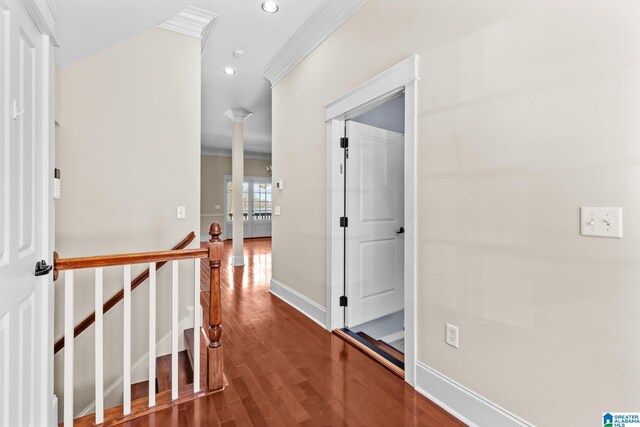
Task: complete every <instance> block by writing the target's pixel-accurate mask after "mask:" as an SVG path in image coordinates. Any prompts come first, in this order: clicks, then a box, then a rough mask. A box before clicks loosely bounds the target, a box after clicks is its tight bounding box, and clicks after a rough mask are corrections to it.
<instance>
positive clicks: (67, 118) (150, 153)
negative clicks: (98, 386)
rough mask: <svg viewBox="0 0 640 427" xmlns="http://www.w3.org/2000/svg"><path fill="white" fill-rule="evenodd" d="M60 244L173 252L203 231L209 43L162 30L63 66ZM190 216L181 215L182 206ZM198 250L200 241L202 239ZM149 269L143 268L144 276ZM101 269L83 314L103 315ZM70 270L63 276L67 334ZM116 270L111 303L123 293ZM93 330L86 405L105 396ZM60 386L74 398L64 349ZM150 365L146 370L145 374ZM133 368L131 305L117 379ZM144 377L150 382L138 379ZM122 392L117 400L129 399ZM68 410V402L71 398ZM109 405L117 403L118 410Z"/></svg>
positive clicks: (59, 292) (82, 394)
mask: <svg viewBox="0 0 640 427" xmlns="http://www.w3.org/2000/svg"><path fill="white" fill-rule="evenodd" d="M59 75H60V84H59V93H58V96H57V98H58V99H59V100H60V107H59V109H60V113H61V114H60V115H59V116H58V117H61V120H60V123H61V125H60V126H58V127H57V128H56V140H57V147H56V162H57V165H56V167H58V168H60V169H61V171H62V198H61V199H60V200H58V201H56V250H57V251H58V252H59V253H60V256H61V257H75V256H88V255H98V254H116V253H126V252H138V251H155V250H166V249H170V248H171V247H172V246H173V245H174V244H176V243H177V242H179V241H180V240H182V239H183V238H184V237H185V236H186V235H187V234H188V233H189V232H191V231H194V232H195V233H196V235H199V234H200V230H199V227H200V219H199V217H200V40H197V39H195V38H191V37H187V36H184V35H181V34H177V33H173V32H170V31H166V30H160V29H152V30H150V31H147V32H145V33H143V34H141V35H139V36H136V37H133V38H131V39H129V40H127V41H124V42H122V43H120V44H118V45H115V46H113V47H111V48H109V49H106V50H104V51H102V52H99V53H97V54H94V55H92V56H90V57H88V58H86V59H83V60H81V61H78V62H76V63H74V64H72V65H70V66H68V67H66V68H64V69H62V70H60V71H59ZM178 205H182V206H186V211H187V219H186V220H177V219H176V206H178ZM192 246H193V247H197V246H198V239H196V241H195V242H194V243H193V244H192ZM180 269H181V274H180V282H181V291H180V296H179V305H180V316H181V317H182V316H183V315H184V308H185V306H188V305H193V263H192V262H190V261H185V262H181V263H180ZM141 270H142V267H136V268H134V271H133V277H135V275H136V274H137V273H138V272H140V271H141ZM92 274H93V273H92V272H79V273H78V275H77V279H76V287H75V289H76V298H75V319H76V322H75V323H78V322H79V321H80V320H82V319H83V318H84V317H85V316H86V315H87V314H89V313H90V312H92V311H93V301H94V291H93V289H94V287H93V276H92ZM169 281H170V266H165V267H164V268H163V270H162V272H161V273H159V276H158V310H157V312H158V330H157V337H158V339H160V338H161V337H163V336H164V335H165V334H166V333H168V332H169V330H170V315H169V313H170V311H169V310H170V305H169V304H170V293H169V292H170V283H169ZM63 283H64V277H63V275H61V278H60V279H59V280H58V281H57V282H56V315H55V319H56V322H55V336H56V338H58V337H60V336H61V335H62V327H63V315H64V310H63V307H64V305H63V304H64V300H63V290H64V285H63ZM122 286H123V284H122V268H110V269H107V270H105V283H104V297H105V300H106V299H107V298H109V297H111V296H112V295H113V294H115V293H116V292H117V291H118V290H119V289H122ZM147 301H148V283H145V284H143V285H142V286H140V287H139V288H138V289H137V290H135V291H134V292H133V301H132V307H133V320H132V323H133V343H132V348H133V356H132V360H133V362H135V361H137V360H138V359H140V358H141V357H144V355H145V354H146V351H147V348H148V344H147V342H148V338H147V337H148V327H147V325H148V314H147V313H148V304H147ZM93 341H94V335H93V327H91V328H90V329H88V330H87V331H85V332H84V333H83V334H82V335H80V336H79V337H78V338H77V339H76V341H75V345H76V352H75V357H76V368H75V378H76V381H75V384H76V395H75V396H76V399H75V402H76V403H75V408H76V412H77V411H80V410H82V409H83V408H85V407H86V406H87V405H88V404H89V403H90V402H91V401H92V400H93V387H94V386H93V381H94V375H93V372H94V371H93V369H94V367H93V366H94V362H93V360H94V359H93V357H94V354H93V353H94V351H93V348H94V347H93ZM63 353H64V351H62V352H60V353H58V355H57V357H56V372H55V373H56V387H55V391H56V394H57V395H58V396H62V359H63V357H62V355H63ZM143 371H144V370H143ZM120 375H122V303H121V304H119V305H118V306H116V307H115V308H114V309H112V310H111V311H110V312H108V313H107V314H106V315H105V386H109V385H110V384H111V383H112V382H113V381H115V380H116V379H117V378H118V377H119V376H120ZM133 379H134V381H135V380H141V379H143V378H136V377H135V375H134V378H133ZM121 395H122V391H121V388H116V390H115V392H114V393H112V394H111V395H110V396H108V399H107V404H111V405H113V404H116V403H118V401H119V399H120V397H121ZM59 407H60V408H62V403H60V404H59ZM107 407H108V406H107Z"/></svg>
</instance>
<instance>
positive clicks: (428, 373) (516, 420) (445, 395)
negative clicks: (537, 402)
mask: <svg viewBox="0 0 640 427" xmlns="http://www.w3.org/2000/svg"><path fill="white" fill-rule="evenodd" d="M416 391H417V392H419V393H420V394H422V395H424V396H426V397H427V398H428V399H429V400H431V401H433V402H434V403H435V404H437V405H438V406H440V407H441V408H442V409H444V410H445V411H447V412H449V413H450V414H451V415H453V416H454V417H456V418H458V419H459V420H460V421H462V422H463V423H465V424H467V425H469V426H470V427H475V426H478V427H485V426H491V427H514V426H517V427H532V426H533V424H531V423H529V422H527V421H525V420H523V419H522V418H520V417H518V416H516V415H514V414H512V413H510V412H509V411H507V410H506V409H504V408H502V407H500V406H498V405H496V404H495V403H493V402H491V401H490V400H488V399H486V398H484V397H482V396H480V395H479V394H477V393H475V392H473V391H471V390H469V389H468V388H466V387H465V386H463V385H462V384H459V383H457V382H455V381H454V380H452V379H450V378H448V377H447V376H445V375H443V374H441V373H440V372H438V371H436V370H435V369H433V368H431V367H429V366H427V365H425V364H424V363H422V362H420V361H418V362H417V363H416Z"/></svg>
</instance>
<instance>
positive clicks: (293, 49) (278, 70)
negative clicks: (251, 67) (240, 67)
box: [262, 0, 367, 87]
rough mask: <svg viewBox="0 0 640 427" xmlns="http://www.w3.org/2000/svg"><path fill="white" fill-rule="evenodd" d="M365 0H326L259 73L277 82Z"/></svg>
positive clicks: (272, 83) (273, 83)
mask: <svg viewBox="0 0 640 427" xmlns="http://www.w3.org/2000/svg"><path fill="white" fill-rule="evenodd" d="M366 1H367V0H325V1H324V2H322V4H321V5H320V6H319V7H318V8H317V9H316V10H315V11H314V12H313V13H312V14H311V16H309V17H308V18H307V20H306V21H305V22H304V23H303V24H302V25H301V26H300V28H299V29H298V31H296V32H295V33H294V34H293V36H292V37H291V38H290V39H289V41H287V43H286V44H285V45H284V46H283V47H282V49H280V51H279V52H278V53H277V54H276V56H274V57H273V59H271V61H269V63H268V64H267V66H266V67H265V68H264V70H263V71H262V76H263V77H265V78H266V79H268V80H269V81H270V82H271V87H274V86H275V85H277V84H278V83H279V82H280V81H281V80H282V79H283V78H284V77H285V76H286V75H287V74H289V72H291V71H292V70H293V69H294V68H295V67H296V66H297V65H298V64H299V63H300V62H302V60H303V59H304V58H306V57H307V56H308V55H309V54H310V53H311V52H313V51H314V50H315V49H316V48H317V47H318V46H320V44H321V43H322V42H323V41H325V40H326V39H327V37H329V36H330V35H331V34H332V33H333V32H334V31H335V30H337V29H338V28H340V26H341V25H342V24H344V23H345V22H346V21H347V19H349V18H350V17H351V15H353V14H354V13H355V12H356V11H357V10H358V9H360V7H362V5H364V4H365V3H366Z"/></svg>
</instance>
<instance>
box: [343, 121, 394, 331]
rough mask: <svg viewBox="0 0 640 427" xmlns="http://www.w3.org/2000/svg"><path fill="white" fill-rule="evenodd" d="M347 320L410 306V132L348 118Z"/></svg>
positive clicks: (353, 321) (361, 320)
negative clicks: (407, 195)
mask: <svg viewBox="0 0 640 427" xmlns="http://www.w3.org/2000/svg"><path fill="white" fill-rule="evenodd" d="M347 136H348V137H349V158H348V160H347V189H346V191H347V217H348V218H349V226H348V227H347V260H346V269H347V296H348V297H349V305H348V309H347V325H348V326H355V325H358V324H361V323H364V322H367V321H369V320H373V319H376V318H379V317H382V316H385V315H387V314H390V313H393V312H396V311H399V310H402V308H403V306H404V270H403V264H404V254H403V252H404V239H403V235H402V234H398V233H397V231H398V230H399V229H400V227H402V226H403V225H404V191H403V188H404V187H403V182H404V173H403V171H404V166H403V164H404V163H403V157H404V137H403V135H401V134H398V133H395V132H390V131H387V130H384V129H379V128H375V127H373V126H368V125H364V124H361V123H356V122H351V121H349V122H347Z"/></svg>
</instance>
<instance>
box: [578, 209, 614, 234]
mask: <svg viewBox="0 0 640 427" xmlns="http://www.w3.org/2000/svg"><path fill="white" fill-rule="evenodd" d="M580 234H582V235H583V236H593V237H613V238H618V239H621V238H622V208H587V207H585V208H580Z"/></svg>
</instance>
